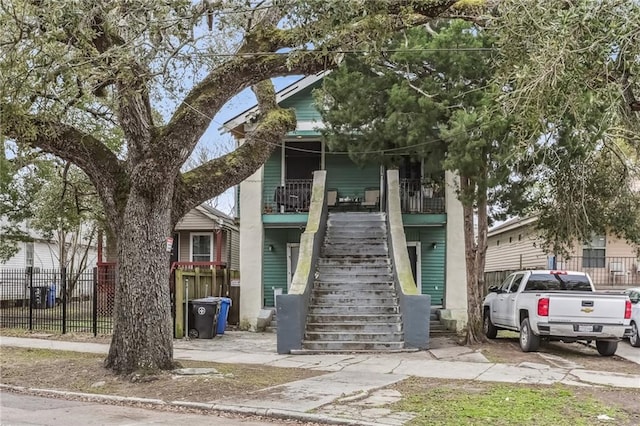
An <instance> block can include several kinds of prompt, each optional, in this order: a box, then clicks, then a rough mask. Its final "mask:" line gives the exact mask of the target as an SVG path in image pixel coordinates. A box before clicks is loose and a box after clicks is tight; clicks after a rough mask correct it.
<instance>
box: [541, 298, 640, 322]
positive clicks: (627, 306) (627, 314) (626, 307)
mask: <svg viewBox="0 0 640 426" xmlns="http://www.w3.org/2000/svg"><path fill="white" fill-rule="evenodd" d="M539 309H540V308H538V310H539ZM630 318H631V300H627V301H626V302H624V319H630Z"/></svg>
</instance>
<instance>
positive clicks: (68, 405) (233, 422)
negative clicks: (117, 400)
mask: <svg viewBox="0 0 640 426" xmlns="http://www.w3.org/2000/svg"><path fill="white" fill-rule="evenodd" d="M0 424H2V426H5V425H11V426H13V425H16V426H18V425H20V426H22V425H39V426H90V425H109V426H111V425H118V426H124V425H189V426H198V425H208V426H210V425H224V426H266V425H268V426H273V425H274V424H275V423H273V422H266V421H260V420H255V419H241V418H232V417H225V416H219V415H215V414H206V415H201V414H193V413H180V412H168V411H161V410H157V409H155V410H150V409H145V408H134V407H128V406H119V405H106V404H99V403H96V402H82V401H69V400H65V399H56V398H42V397H38V396H30V395H22V394H16V393H12V392H2V393H0Z"/></svg>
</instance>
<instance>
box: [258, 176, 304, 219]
mask: <svg viewBox="0 0 640 426" xmlns="http://www.w3.org/2000/svg"><path fill="white" fill-rule="evenodd" d="M312 183H313V180H312V179H290V180H287V181H285V183H284V185H280V186H276V187H275V189H274V192H273V199H272V200H265V204H264V213H266V214H270V213H306V212H308V211H309V204H310V202H311V186H312Z"/></svg>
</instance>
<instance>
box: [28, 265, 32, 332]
mask: <svg viewBox="0 0 640 426" xmlns="http://www.w3.org/2000/svg"><path fill="white" fill-rule="evenodd" d="M27 274H28V275H29V331H33V266H27Z"/></svg>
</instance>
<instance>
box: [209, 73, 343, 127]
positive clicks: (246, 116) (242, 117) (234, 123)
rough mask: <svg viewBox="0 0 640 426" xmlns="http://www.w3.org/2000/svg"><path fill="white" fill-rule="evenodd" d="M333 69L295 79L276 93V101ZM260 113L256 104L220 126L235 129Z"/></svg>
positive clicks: (303, 87)
mask: <svg viewBox="0 0 640 426" xmlns="http://www.w3.org/2000/svg"><path fill="white" fill-rule="evenodd" d="M330 72H331V71H320V72H318V73H316V74H313V75H308V76H306V77H302V78H301V79H300V80H297V81H295V82H294V83H292V84H290V85H288V86H287V87H285V88H284V89H282V90H280V91H278V92H277V93H276V103H278V104H279V103H280V102H282V101H283V100H285V99H287V98H290V97H291V96H293V95H295V94H296V93H299V92H301V91H302V90H304V89H306V88H307V87H309V86H311V85H312V84H314V83H315V82H317V81H319V80H322V78H323V77H324V76H325V75H327V74H329V73H330ZM257 113H258V105H254V106H253V107H251V108H249V109H248V110H245V111H244V112H241V113H240V114H238V115H236V116H235V117H233V118H231V119H229V120H227V121H225V122H224V124H223V125H222V127H220V129H221V130H225V131H230V130H232V129H235V128H236V127H238V126H240V125H241V124H244V123H246V122H248V121H250V120H251V119H252V118H254V117H255V116H256V114H257Z"/></svg>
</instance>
